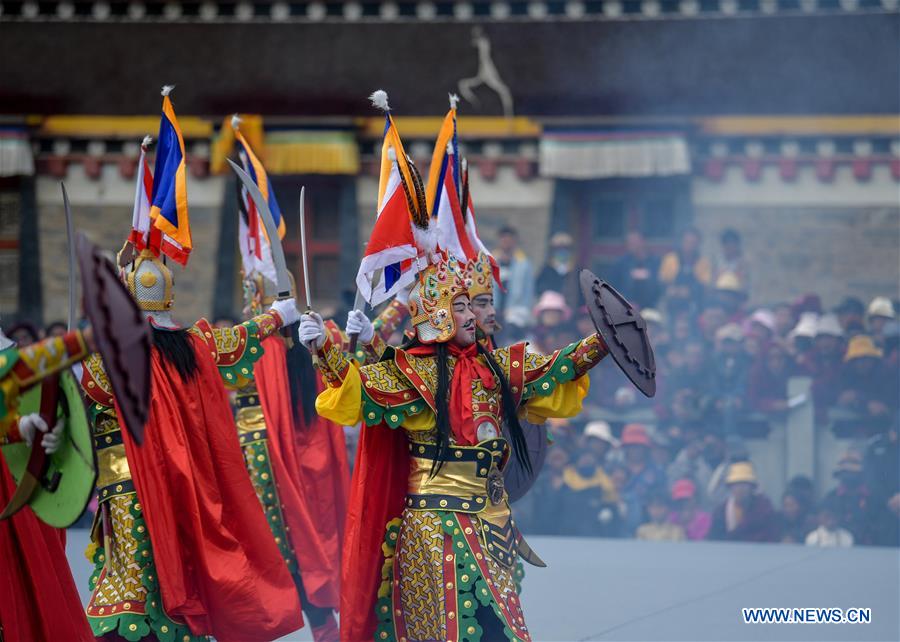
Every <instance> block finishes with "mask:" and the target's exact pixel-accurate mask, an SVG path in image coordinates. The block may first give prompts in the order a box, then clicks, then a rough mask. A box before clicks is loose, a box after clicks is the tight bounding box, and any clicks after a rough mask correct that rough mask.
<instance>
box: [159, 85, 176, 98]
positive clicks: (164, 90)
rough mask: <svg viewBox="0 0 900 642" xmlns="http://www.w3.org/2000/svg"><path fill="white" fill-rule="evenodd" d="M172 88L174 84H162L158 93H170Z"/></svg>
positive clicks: (164, 94) (165, 94)
mask: <svg viewBox="0 0 900 642" xmlns="http://www.w3.org/2000/svg"><path fill="white" fill-rule="evenodd" d="M173 89H175V85H163V88H162V91H161V92H160V93H161V94H162V95H163V96H168V95H169V94H171V93H172V90H173Z"/></svg>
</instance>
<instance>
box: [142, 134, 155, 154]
mask: <svg viewBox="0 0 900 642" xmlns="http://www.w3.org/2000/svg"><path fill="white" fill-rule="evenodd" d="M151 143H153V137H152V136H144V140H142V141H141V147H142V148H143V149H144V151H146V150H147V148H148V147H150V145H151Z"/></svg>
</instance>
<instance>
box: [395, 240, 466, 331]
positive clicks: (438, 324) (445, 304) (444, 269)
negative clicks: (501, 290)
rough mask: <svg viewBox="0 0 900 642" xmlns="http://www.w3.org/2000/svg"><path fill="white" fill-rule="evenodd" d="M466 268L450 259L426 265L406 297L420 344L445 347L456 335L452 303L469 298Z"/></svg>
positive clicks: (445, 256) (442, 257)
mask: <svg viewBox="0 0 900 642" xmlns="http://www.w3.org/2000/svg"><path fill="white" fill-rule="evenodd" d="M468 293H469V287H468V284H467V281H466V278H465V268H464V266H463V265H462V264H461V263H460V262H459V261H458V260H457V259H456V257H454V256H451V255H442V256H441V258H440V260H439V261H438V262H437V263H435V264H433V265H429V266H428V267H427V268H426V269H425V270H423V271H422V272H421V273H420V274H419V283H418V284H417V285H416V287H415V288H413V291H412V292H411V293H410V295H409V303H408V306H409V314H410V316H411V317H412V324H413V326H414V327H415V329H416V334H417V335H418V337H419V340H420V341H421V342H422V343H445V342H447V341H449V340H450V339H452V338H453V336H454V335H455V334H456V323H455V322H454V320H453V299H455V298H456V297H458V296H460V295H462V294H468Z"/></svg>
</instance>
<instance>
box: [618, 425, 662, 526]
mask: <svg viewBox="0 0 900 642" xmlns="http://www.w3.org/2000/svg"><path fill="white" fill-rule="evenodd" d="M621 443H622V449H623V451H624V453H625V458H624V463H625V468H626V470H627V471H628V481H626V482H625V488H624V490H623V493H622V499H623V500H624V501H625V506H626V514H625V533H626V535H631V534H633V533H634V532H635V531H636V530H637V527H638V526H640V524H641V521H642V520H643V518H644V508H645V506H646V504H647V499H648V498H649V497H650V494H651V493H653V492H654V491H656V490H659V489H660V488H663V489H664V488H665V486H666V475H665V473H664V472H663V471H662V470H660V469H659V467H657V466H656V464H655V463H654V462H653V459H652V458H651V457H650V449H651V448H652V446H653V443H652V442H651V441H650V435H649V433H648V431H647V427H646V426H644V425H643V424H628V425H626V426H625V428H623V429H622V440H621Z"/></svg>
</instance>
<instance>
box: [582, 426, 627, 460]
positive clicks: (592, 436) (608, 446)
mask: <svg viewBox="0 0 900 642" xmlns="http://www.w3.org/2000/svg"><path fill="white" fill-rule="evenodd" d="M582 444H583V446H584V448H585V449H586V450H590V451H591V452H593V453H594V455H595V456H596V457H597V461H598V462H599V463H600V465H601V466H603V465H604V464H605V463H606V457H607V455H609V452H610V451H611V450H613V449H614V448H618V447H619V440H618V439H616V438H615V437H613V434H612V428H610V426H609V424H608V423H606V422H605V421H591V422H588V424H587V425H586V426H585V427H584V440H583V442H582Z"/></svg>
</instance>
